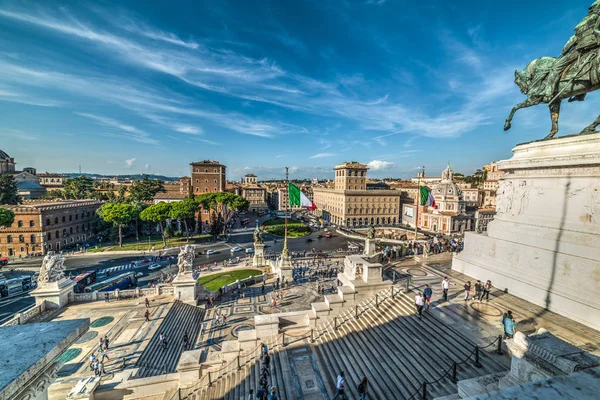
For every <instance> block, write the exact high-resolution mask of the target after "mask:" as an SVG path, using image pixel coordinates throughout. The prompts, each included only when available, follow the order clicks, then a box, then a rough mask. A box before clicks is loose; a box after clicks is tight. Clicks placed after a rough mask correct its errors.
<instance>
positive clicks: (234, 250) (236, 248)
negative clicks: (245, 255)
mask: <svg viewBox="0 0 600 400" xmlns="http://www.w3.org/2000/svg"><path fill="white" fill-rule="evenodd" d="M242 250H244V249H242V248H241V247H237V246H236V247H232V248H231V250H230V251H231V252H232V253H236V252H238V251H242Z"/></svg>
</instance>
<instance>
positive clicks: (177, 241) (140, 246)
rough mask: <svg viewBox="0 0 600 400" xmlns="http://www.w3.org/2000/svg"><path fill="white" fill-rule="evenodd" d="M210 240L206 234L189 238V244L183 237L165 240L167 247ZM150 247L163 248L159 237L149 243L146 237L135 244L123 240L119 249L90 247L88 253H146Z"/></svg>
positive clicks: (115, 246)
mask: <svg viewBox="0 0 600 400" xmlns="http://www.w3.org/2000/svg"><path fill="white" fill-rule="evenodd" d="M210 238H212V236H211V235H208V234H206V235H199V236H191V237H190V241H189V243H188V242H187V241H186V239H185V238H184V237H179V238H170V239H167V247H175V246H183V245H185V244H194V243H204V242H206V241H207V240H209V239H210ZM152 247H154V248H155V249H162V248H163V242H162V239H161V238H160V236H151V237H150V241H148V237H146V240H145V241H144V240H143V239H142V238H140V241H139V242H135V239H133V240H132V239H131V238H127V240H125V239H124V240H123V247H119V245H118V244H117V245H115V244H113V243H111V244H109V245H108V246H102V247H98V248H97V249H96V248H93V247H92V248H90V249H88V252H90V253H101V252H104V251H131V250H145V251H148V250H149V249H151V248H152Z"/></svg>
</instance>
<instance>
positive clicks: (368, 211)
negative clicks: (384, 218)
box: [348, 207, 396, 214]
mask: <svg viewBox="0 0 600 400" xmlns="http://www.w3.org/2000/svg"><path fill="white" fill-rule="evenodd" d="M363 211H364V213H363ZM388 211H389V213H390V214H396V209H395V208H390V209H388V208H386V207H384V208H383V209H381V208H378V209H377V210H375V208H371V209H369V208H365V209H364V210H363V209H362V208H356V207H354V208H351V207H348V214H387V213H388Z"/></svg>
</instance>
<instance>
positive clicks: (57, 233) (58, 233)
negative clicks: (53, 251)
mask: <svg viewBox="0 0 600 400" xmlns="http://www.w3.org/2000/svg"><path fill="white" fill-rule="evenodd" d="M55 236H56V238H57V239H58V238H59V237H60V232H59V231H56V232H55Z"/></svg>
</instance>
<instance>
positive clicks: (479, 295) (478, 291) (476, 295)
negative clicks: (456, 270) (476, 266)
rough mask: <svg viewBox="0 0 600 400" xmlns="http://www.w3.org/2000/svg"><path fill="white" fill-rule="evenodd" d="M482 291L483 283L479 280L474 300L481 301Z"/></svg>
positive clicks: (476, 283)
mask: <svg viewBox="0 0 600 400" xmlns="http://www.w3.org/2000/svg"><path fill="white" fill-rule="evenodd" d="M482 290H483V285H482V284H481V281H480V280H479V279H477V282H475V297H473V299H475V300H479V301H481V292H482Z"/></svg>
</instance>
